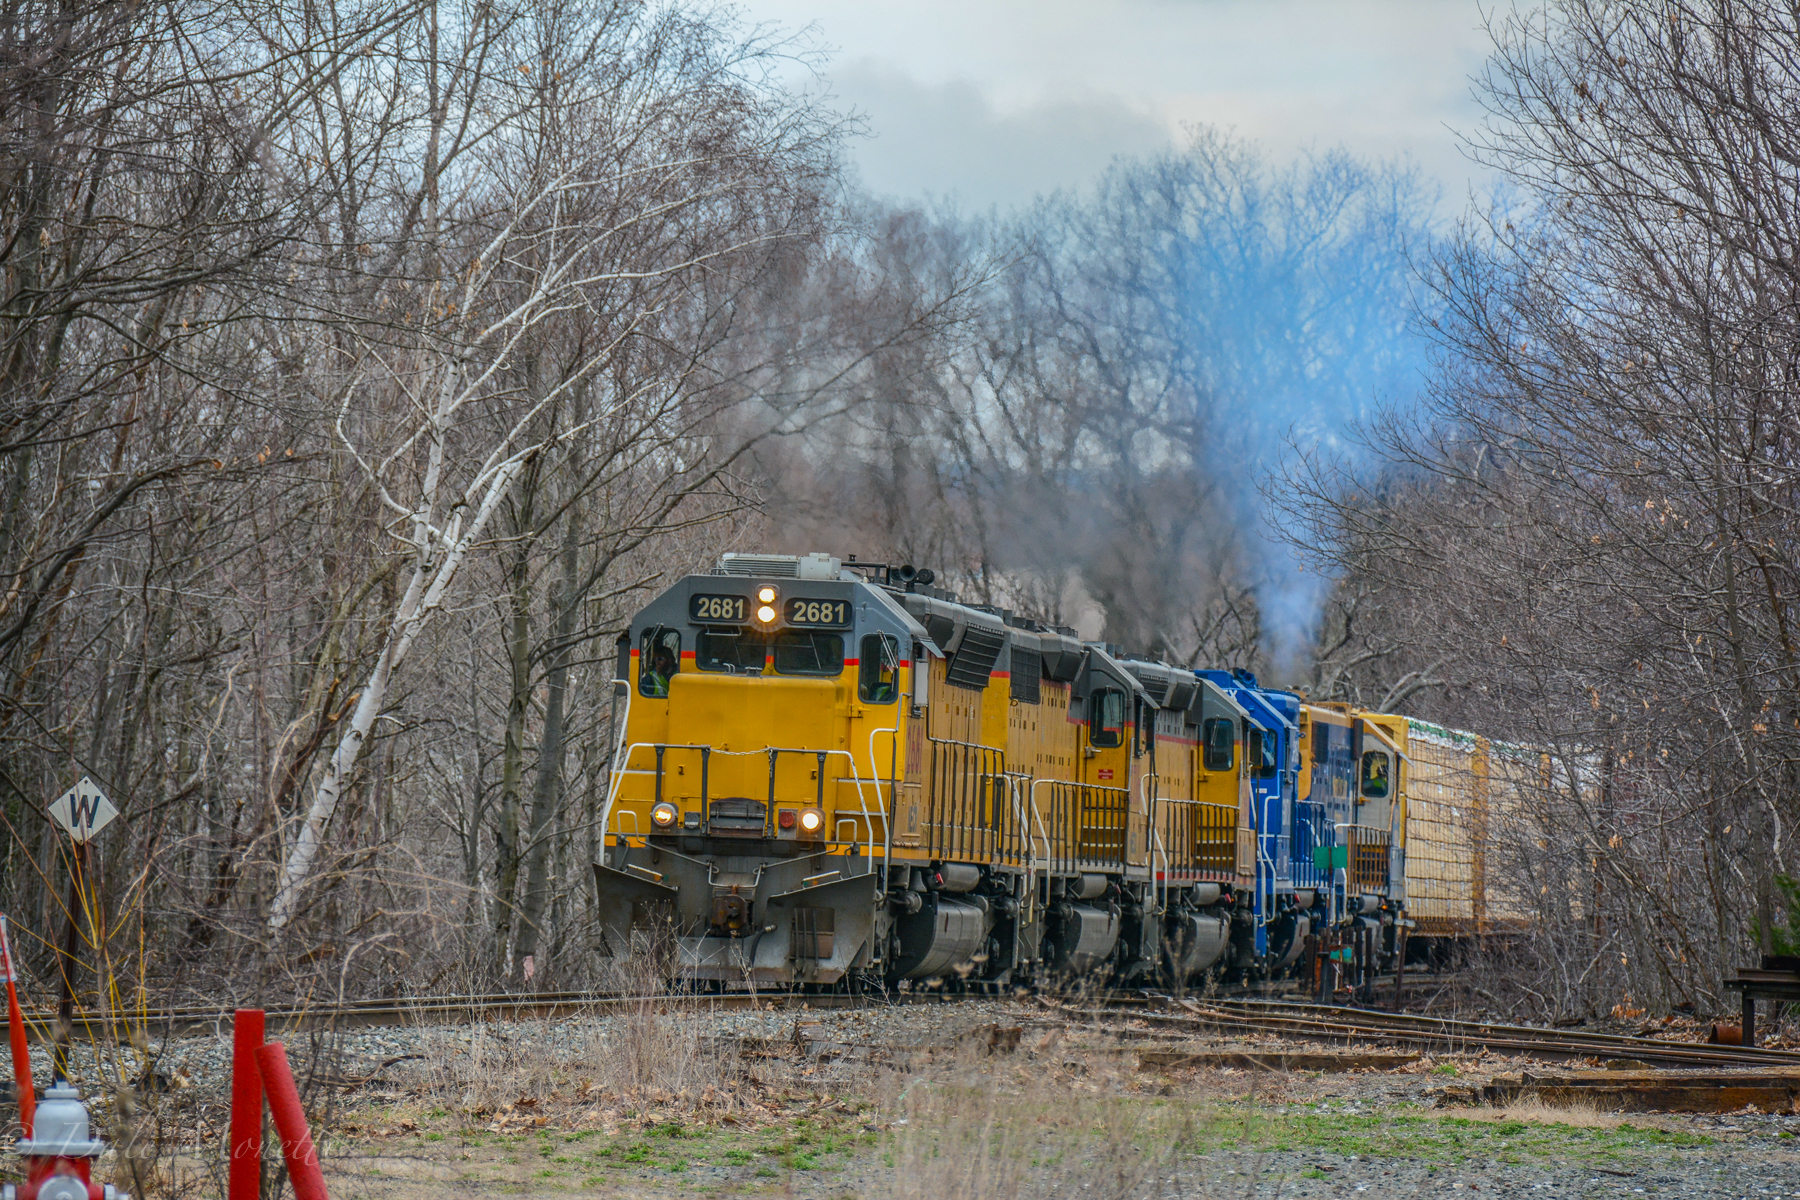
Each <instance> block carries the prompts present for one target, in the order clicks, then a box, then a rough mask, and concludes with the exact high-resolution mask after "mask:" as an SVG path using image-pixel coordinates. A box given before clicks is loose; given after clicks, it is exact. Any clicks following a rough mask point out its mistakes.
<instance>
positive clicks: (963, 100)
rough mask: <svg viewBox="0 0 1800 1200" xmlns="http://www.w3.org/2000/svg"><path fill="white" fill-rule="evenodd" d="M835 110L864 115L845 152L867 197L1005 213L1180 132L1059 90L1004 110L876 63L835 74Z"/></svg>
mask: <svg viewBox="0 0 1800 1200" xmlns="http://www.w3.org/2000/svg"><path fill="white" fill-rule="evenodd" d="M831 84H832V88H833V90H834V91H835V92H836V93H837V96H838V98H839V100H840V102H841V103H844V104H848V105H852V106H854V107H855V108H856V109H857V111H859V112H861V113H863V114H864V115H866V116H867V117H868V120H869V127H870V130H871V135H870V136H869V137H867V138H862V139H858V140H857V141H856V142H855V143H854V144H853V145H852V147H851V153H852V155H853V157H854V159H855V161H856V164H857V167H858V169H859V170H860V172H861V174H862V179H863V184H864V186H865V187H867V188H868V189H869V191H871V192H873V193H875V194H876V195H883V196H905V197H916V196H919V195H921V194H928V195H935V196H940V197H946V198H947V197H952V196H954V197H955V198H956V199H958V200H959V201H960V202H961V203H962V204H963V205H964V206H966V207H972V208H977V209H985V208H987V207H988V206H989V205H998V206H1000V207H1002V208H1005V207H1010V206H1013V205H1019V204H1024V203H1027V202H1029V201H1030V200H1031V199H1032V198H1033V197H1035V196H1037V195H1039V194H1040V193H1045V192H1050V191H1054V190H1055V189H1057V188H1059V187H1066V186H1069V185H1071V184H1072V183H1080V182H1086V181H1090V180H1092V179H1094V178H1096V177H1097V176H1098V175H1099V174H1100V171H1101V170H1102V168H1104V167H1105V166H1106V165H1107V164H1108V163H1109V162H1111V161H1112V159H1113V158H1114V156H1116V155H1141V154H1148V153H1154V152H1155V151H1158V150H1161V149H1164V148H1166V147H1168V146H1169V145H1171V144H1172V143H1173V141H1174V134H1175V132H1176V131H1174V130H1173V129H1171V127H1170V126H1169V125H1168V124H1167V123H1165V121H1164V120H1163V119H1162V118H1160V117H1158V116H1157V115H1155V114H1154V113H1150V112H1146V111H1144V110H1143V109H1141V108H1138V107H1135V106H1133V105H1131V104H1129V103H1127V102H1126V101H1124V100H1122V99H1120V98H1118V97H1116V96H1108V95H1103V94H1099V93H1084V92H1075V93H1065V94H1063V95H1059V96H1055V97H1050V98H1045V99H1042V100H1038V101H1036V102H1033V103H1029V104H1025V105H1022V106H1020V107H1017V108H1014V109H1007V110H1003V109H1001V108H1000V107H998V106H997V105H995V104H994V102H993V101H991V100H990V99H989V98H988V97H987V96H986V95H984V94H983V92H982V90H981V89H980V88H978V87H977V86H976V85H975V84H974V83H972V82H969V81H967V80H961V79H955V80H950V81H948V82H944V83H925V82H921V81H920V80H918V79H916V78H914V77H913V76H911V75H909V74H907V73H906V72H904V71H901V70H898V69H896V68H894V67H893V66H891V65H889V64H886V63H883V62H880V61H878V60H875V59H867V58H865V59H859V60H856V61H854V62H850V63H847V64H845V65H843V66H841V67H839V68H838V69H837V70H835V71H833V72H832V76H831Z"/></svg>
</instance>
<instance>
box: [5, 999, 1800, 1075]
mask: <svg viewBox="0 0 1800 1200" xmlns="http://www.w3.org/2000/svg"><path fill="white" fill-rule="evenodd" d="M963 998H982V997H979V996H973V995H957V994H950V993H942V992H900V993H888V994H880V993H871V994H863V995H840V994H833V993H794V992H726V993H723V994H718V995H682V994H661V995H643V994H632V993H621V992H545V993H538V994H535V995H513V994H508V995H482V994H467V995H450V996H431V997H418V998H412V999H401V1000H394V999H380V1000H360V1001H349V1002H346V1003H342V1004H326V1003H316V1004H294V1005H287V1006H278V1007H271V1008H269V1009H267V1010H266V1011H267V1022H268V1028H269V1030H270V1032H271V1033H272V1034H273V1033H283V1034H291V1033H293V1032H297V1031H305V1030H327V1031H330V1030H342V1029H357V1028H369V1027H376V1026H405V1025H457V1024H474V1023H480V1022H485V1021H506V1020H532V1019H538V1020H541V1019H554V1018H557V1017H568V1016H577V1015H584V1014H601V1013H607V1012H619V1011H626V1010H630V1009H634V1008H641V1007H644V1006H654V1007H657V1008H676V1009H681V1008H694V1009H702V1010H715V1011H716V1010H738V1009H748V1008H763V1007H774V1008H779V1009H786V1010H792V1011H799V1010H804V1009H812V1010H820V1009H833V1008H867V1007H879V1006H884V1005H896V1004H907V1005H913V1004H945V1003H954V1002H956V1001H957V1000H959V999H963ZM1039 999H1040V1000H1041V1002H1042V1003H1044V1004H1045V1005H1046V1006H1047V1007H1049V1008H1050V1009H1052V1010H1055V1011H1058V1012H1060V1013H1062V1014H1064V1015H1065V1016H1067V1017H1070V1018H1074V1019H1077V1020H1084V1021H1095V1022H1108V1023H1110V1022H1116V1021H1118V1020H1120V1019H1121V1018H1126V1017H1129V1018H1130V1019H1132V1020H1137V1021H1142V1022H1144V1023H1145V1024H1146V1025H1149V1026H1152V1027H1154V1028H1159V1029H1164V1030H1169V1031H1171V1032H1173V1031H1175V1030H1179V1029H1188V1030H1196V1031H1198V1030H1205V1031H1207V1032H1212V1033H1231V1032H1239V1033H1265V1034H1277V1035H1282V1036H1286V1037H1291V1038H1296V1039H1301V1040H1309V1041H1322V1042H1342V1043H1382V1044H1387V1045H1402V1046H1411V1047H1417V1048H1420V1049H1428V1050H1434V1051H1439V1052H1448V1053H1466V1052H1472V1051H1479V1050H1484V1049H1485V1050H1490V1051H1493V1052H1496V1053H1504V1054H1524V1055H1530V1056H1532V1057H1537V1058H1544V1059H1552V1060H1557V1059H1561V1060H1568V1059H1586V1058H1598V1059H1605V1060H1635V1061H1637V1062H1642V1063H1646V1064H1660V1065H1663V1066H1674V1067H1699V1068H1723V1067H1736V1068H1740V1069H1741V1068H1747V1067H1749V1068H1754V1067H1764V1068H1767V1067H1776V1068H1783V1069H1790V1070H1796V1071H1800V1052H1795V1051H1782V1050H1768V1049H1755V1048H1750V1047H1742V1046H1712V1045H1700V1044H1695V1043H1691V1042H1670V1041H1662V1040H1659V1039H1655V1038H1648V1037H1632V1036H1628V1035H1622V1034H1606V1033H1594V1032H1587V1031H1579V1030H1567V1029H1542V1028H1538V1027H1534V1026H1525V1025H1506V1024H1498V1023H1493V1022H1484V1021H1459V1020H1452V1019H1448V1018H1443V1017H1429V1016H1420V1015H1415V1014H1409V1013H1395V1012H1385V1011H1377V1010H1372V1009H1364V1008H1351V1007H1344V1006H1335V1005H1316V1004H1305V1003H1296V1002H1293V1001H1287V1000H1270V999H1255V998H1240V997H1211V998H1207V999H1204V1000H1194V999H1189V998H1184V997H1175V996H1168V995H1163V994H1159V993H1155V992H1110V993H1109V992H1101V993H1096V994H1094V995H1092V996H1089V997H1084V998H1078V999H1074V1000H1064V999H1057V998H1054V997H1047V996H1040V997H1039ZM53 1019H54V1014H53V1013H51V1012H49V1011H45V1010H35V1011H33V1012H31V1013H28V1014H27V1022H28V1024H29V1025H30V1026H31V1027H32V1028H33V1029H35V1030H40V1031H41V1030H47V1029H49V1028H50V1026H51V1023H52V1022H53ZM231 1019H232V1011H231V1010H230V1009H227V1008H210V1007H184V1008H163V1009H150V1010H137V1011H130V1012H127V1011H114V1012H110V1013H99V1012H93V1011H78V1012H77V1013H76V1016H75V1036H76V1037H77V1038H84V1037H85V1038H105V1039H125V1038H129V1037H130V1036H132V1035H133V1034H137V1033H142V1034H147V1035H150V1036H158V1037H181V1036H190V1035H194V1034H204V1033H223V1032H225V1031H228V1030H229V1029H230V1028H231ZM0 1023H3V1022H0Z"/></svg>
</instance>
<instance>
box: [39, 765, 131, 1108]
mask: <svg viewBox="0 0 1800 1200" xmlns="http://www.w3.org/2000/svg"><path fill="white" fill-rule="evenodd" d="M118 815H119V810H118V809H117V808H115V807H113V802H112V801H111V800H108V799H107V798H106V794H105V793H104V792H102V791H101V790H100V789H99V787H97V786H96V785H95V783H94V781H93V780H92V779H89V778H88V777H87V776H86V775H83V776H82V777H81V782H80V783H77V784H76V785H75V786H74V787H72V788H70V789H69V790H68V791H66V792H64V793H63V794H62V795H60V796H58V797H57V798H56V799H54V800H52V801H51V802H50V818H51V820H53V821H55V822H56V823H57V824H58V825H61V826H62V827H63V829H64V830H66V831H67V832H68V835H69V840H70V841H71V842H72V843H74V854H73V856H72V858H71V861H70V864H69V868H70V869H69V923H68V924H67V925H66V926H64V928H63V944H62V952H61V954H60V955H59V956H58V957H59V960H60V964H59V965H60V966H61V968H62V997H61V1000H60V1001H59V1002H58V1004H57V1006H56V1040H55V1042H54V1043H53V1044H52V1046H51V1056H50V1062H51V1068H50V1070H51V1082H52V1083H54V1082H55V1081H56V1080H58V1079H67V1078H68V1077H69V1044H70V1043H71V1042H72V1041H73V1040H74V1037H75V945H76V939H77V938H78V937H79V936H80V917H79V914H80V913H81V911H82V910H83V908H84V907H85V906H84V905H83V904H82V901H81V885H82V879H83V876H85V875H86V874H87V869H88V857H87V848H88V842H89V841H90V840H91V839H92V838H93V836H94V835H95V834H97V833H99V832H100V831H101V830H102V829H105V828H106V827H107V826H108V825H110V824H112V821H113V818H114V817H116V816H118Z"/></svg>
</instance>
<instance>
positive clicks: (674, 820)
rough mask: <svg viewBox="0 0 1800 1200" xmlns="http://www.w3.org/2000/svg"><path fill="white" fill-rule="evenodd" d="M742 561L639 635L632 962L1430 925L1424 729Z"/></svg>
mask: <svg viewBox="0 0 1800 1200" xmlns="http://www.w3.org/2000/svg"><path fill="white" fill-rule="evenodd" d="M933 584H934V580H933V578H932V576H931V573H930V572H929V571H914V570H913V569H912V568H910V567H889V566H886V565H879V564H866V563H865V564H858V563H855V562H854V561H852V562H849V563H843V562H840V561H839V560H837V559H835V558H832V557H829V556H827V555H823V554H814V555H808V556H804V557H800V556H782V555H744V554H728V555H725V556H723V557H722V558H721V560H720V561H719V564H718V566H717V567H716V568H715V570H714V571H713V572H712V573H711V574H708V575H693V576H689V577H687V578H685V579H683V580H681V581H680V582H678V583H676V584H675V585H674V586H673V587H671V588H669V589H668V590H667V591H665V592H664V593H663V594H662V595H660V596H658V597H657V598H656V599H655V600H653V601H651V602H650V603H649V604H647V605H646V606H645V607H644V609H643V610H642V611H641V612H639V613H638V614H637V615H636V617H635V618H634V619H633V621H632V623H631V627H630V629H629V630H628V631H627V633H626V634H624V635H623V636H622V637H621V638H620V641H619V647H618V665H617V677H618V683H617V685H616V686H617V688H618V690H619V693H620V703H618V704H617V705H615V716H616V717H617V718H618V721H619V724H618V729H619V735H618V742H617V745H616V747H615V752H614V771H613V776H612V783H611V787H610V789H609V793H608V796H607V801H606V806H605V810H604V813H603V817H602V830H603V835H604V840H605V843H606V844H605V850H604V852H603V854H602V857H601V860H600V861H598V862H596V863H595V864H594V873H595V879H596V887H597V894H598V899H599V912H600V920H601V930H600V934H601V942H602V947H603V951H604V952H605V953H608V954H612V955H618V956H624V955H627V954H630V953H633V952H634V947H636V946H639V945H640V944H641V945H644V946H651V947H654V949H655V953H657V954H659V955H662V956H663V957H662V959H661V961H662V962H663V964H664V968H665V969H666V971H667V973H668V974H670V975H672V976H675V977H678V978H680V979H682V980H685V981H687V982H689V983H691V984H694V985H698V986H706V987H713V988H720V987H727V986H733V985H739V984H743V983H746V982H753V983H755V984H756V985H758V986H775V987H830V988H845V989H850V990H858V989H861V988H863V987H867V986H877V987H885V986H891V985H895V984H897V983H899V982H900V981H903V980H912V981H917V982H923V981H939V982H943V983H947V984H950V985H952V986H958V987H966V986H983V985H985V986H1000V985H1006V984H1016V983H1024V982H1037V981H1050V980H1058V979H1061V980H1068V979H1074V978H1092V979H1102V980H1107V981H1111V982H1132V981H1140V982H1159V983H1163V984H1177V985H1180V984H1186V985H1192V984H1194V983H1197V982H1199V981H1200V980H1201V979H1202V978H1203V977H1205V976H1207V975H1208V974H1215V975H1220V976H1224V977H1229V978H1236V979H1254V978H1266V977H1269V976H1272V975H1277V974H1280V973H1282V972H1284V971H1287V970H1290V969H1292V968H1293V966H1294V965H1295V963H1296V960H1297V959H1298V957H1299V955H1300V952H1301V948H1302V946H1303V945H1304V944H1305V943H1306V938H1307V935H1308V934H1309V933H1312V932H1318V931H1320V930H1322V929H1327V928H1340V927H1344V926H1346V925H1348V924H1355V925H1359V926H1363V927H1366V928H1367V930H1369V931H1370V932H1371V934H1372V935H1373V936H1370V937H1368V938H1367V939H1366V940H1364V941H1363V942H1361V943H1359V944H1362V945H1364V946H1368V947H1375V948H1376V949H1377V952H1378V953H1379V954H1381V955H1382V956H1383V957H1384V958H1391V957H1392V956H1393V955H1394V954H1396V953H1398V952H1399V951H1400V949H1401V947H1402V942H1401V940H1400V931H1401V930H1402V929H1404V928H1405V927H1406V922H1407V917H1406V879H1405V866H1404V864H1405V837H1406V832H1407V829H1408V818H1407V813H1406V804H1405V797H1404V787H1405V769H1406V765H1407V762H1408V757H1407V753H1406V750H1405V740H1406V737H1407V736H1408V729H1407V728H1406V727H1405V726H1404V721H1405V719H1404V718H1393V717H1388V716H1385V715H1381V714H1369V713H1362V712H1359V711H1355V710H1352V709H1350V708H1347V707H1345V706H1341V705H1321V704H1310V703H1306V702H1305V701H1303V700H1302V698H1301V697H1299V696H1296V695H1294V694H1292V693H1288V692H1282V691H1277V690H1273V689H1268V688H1264V687H1261V686H1259V685H1258V684H1257V682H1256V680H1255V679H1254V678H1252V677H1250V676H1248V675H1245V674H1241V673H1239V674H1230V673H1226V672H1220V671H1200V672H1195V671H1190V670H1185V669H1181V668H1176V667H1171V666H1168V665H1165V664H1162V663H1156V662H1150V661H1147V660H1143V659H1138V658H1133V657H1131V656H1128V655H1126V654H1124V653H1123V652H1122V651H1121V650H1120V648H1118V647H1116V646H1108V645H1104V644H1100V643H1093V642H1083V641H1082V640H1080V639H1079V638H1077V637H1076V636H1075V635H1074V633H1073V631H1072V630H1069V629H1066V628H1052V627H1047V626H1044V625H1042V624H1039V623H1036V622H1033V621H1029V620H1025V619H1022V618H1019V617H1016V616H1015V615H1013V614H1011V613H1009V612H1006V611H1004V610H999V609H994V608H986V607H982V606H977V605H971V604H965V603H962V602H960V601H959V600H958V599H957V598H956V597H955V596H953V595H951V594H950V593H948V592H947V591H944V590H942V589H940V588H937V587H935V586H933Z"/></svg>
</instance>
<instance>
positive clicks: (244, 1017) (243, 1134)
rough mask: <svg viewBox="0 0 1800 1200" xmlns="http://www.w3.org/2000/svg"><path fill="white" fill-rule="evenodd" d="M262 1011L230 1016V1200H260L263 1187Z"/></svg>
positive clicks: (227, 1193)
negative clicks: (258, 1056)
mask: <svg viewBox="0 0 1800 1200" xmlns="http://www.w3.org/2000/svg"><path fill="white" fill-rule="evenodd" d="M262 1044H263V1011H262V1009H260V1008H240V1009H238V1010H237V1012H236V1014H235V1015H233V1017H232V1019H231V1171H230V1175H229V1176H228V1179H229V1186H228V1188H227V1190H226V1196H227V1200H257V1197H258V1196H259V1195H260V1193H261V1191H262V1117H263V1083H262V1068H261V1067H259V1066H258V1065H257V1063H256V1052H257V1051H258V1050H260V1049H262Z"/></svg>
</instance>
